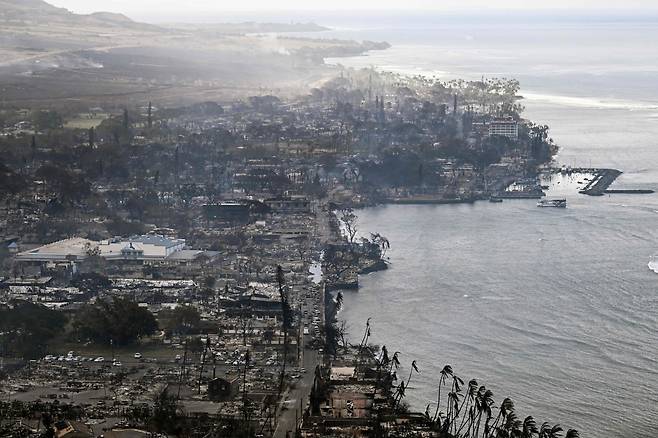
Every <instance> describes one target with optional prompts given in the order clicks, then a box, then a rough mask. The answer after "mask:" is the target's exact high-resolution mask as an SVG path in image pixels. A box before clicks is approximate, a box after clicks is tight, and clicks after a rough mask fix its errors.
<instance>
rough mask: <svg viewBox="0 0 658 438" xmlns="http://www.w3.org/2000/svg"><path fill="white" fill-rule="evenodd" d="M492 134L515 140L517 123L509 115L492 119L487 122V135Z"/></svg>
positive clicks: (517, 130)
mask: <svg viewBox="0 0 658 438" xmlns="http://www.w3.org/2000/svg"><path fill="white" fill-rule="evenodd" d="M494 135H498V136H502V137H507V138H511V139H512V140H516V139H518V138H519V124H518V123H517V121H516V120H514V119H512V118H511V117H510V118H500V119H494V120H492V121H491V122H489V136H494Z"/></svg>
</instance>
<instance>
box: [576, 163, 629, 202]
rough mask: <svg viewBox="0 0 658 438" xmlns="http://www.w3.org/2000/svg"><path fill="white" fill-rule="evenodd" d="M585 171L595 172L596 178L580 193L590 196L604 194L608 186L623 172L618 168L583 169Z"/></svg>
mask: <svg viewBox="0 0 658 438" xmlns="http://www.w3.org/2000/svg"><path fill="white" fill-rule="evenodd" d="M582 171H583V173H585V172H587V173H590V172H591V173H594V178H592V180H591V181H590V182H589V183H588V184H587V185H586V186H585V187H584V188H583V189H582V190H580V191H579V192H578V193H581V194H583V195H589V196H603V195H604V194H605V193H606V190H608V187H610V185H611V184H612V183H613V182H615V180H616V179H617V178H618V177H619V175H621V174H622V172H621V171H619V170H617V169H582Z"/></svg>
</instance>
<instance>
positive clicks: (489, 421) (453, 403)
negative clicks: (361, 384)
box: [357, 319, 579, 438]
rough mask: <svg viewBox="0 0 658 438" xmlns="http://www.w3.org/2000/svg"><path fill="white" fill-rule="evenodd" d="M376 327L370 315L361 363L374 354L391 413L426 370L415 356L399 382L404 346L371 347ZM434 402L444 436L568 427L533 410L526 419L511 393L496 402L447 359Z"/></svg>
mask: <svg viewBox="0 0 658 438" xmlns="http://www.w3.org/2000/svg"><path fill="white" fill-rule="evenodd" d="M370 330H371V327H370V319H368V321H367V323H366V329H365V331H364V335H363V337H362V339H361V343H360V345H359V359H358V361H357V367H359V366H361V367H363V366H365V363H364V361H363V360H362V359H363V357H365V356H370V357H371V358H372V359H374V366H375V374H376V384H375V388H376V389H375V391H377V390H378V389H379V390H382V391H383V392H384V393H386V394H389V395H390V400H391V402H390V403H389V405H390V410H391V411H392V412H391V413H392V414H394V415H396V414H401V413H403V411H404V409H405V407H404V404H403V399H404V398H405V396H406V393H407V390H408V389H409V387H410V384H411V381H412V378H413V376H414V374H420V369H419V367H418V364H417V362H416V361H415V360H414V361H412V362H411V367H410V369H409V375H408V376H407V378H406V379H404V378H402V379H401V380H400V381H399V383H398V377H397V371H398V369H399V367H400V352H398V351H396V352H395V353H394V354H393V355H392V356H390V355H389V352H388V350H387V348H386V346H383V347H382V348H381V350H380V351H378V352H377V351H373V350H371V349H370V348H369V347H368V345H367V342H368V339H369V338H370ZM369 353H371V354H369ZM370 364H371V365H372V361H370ZM431 405H432V404H428V405H427V407H426V408H425V413H424V417H425V420H426V422H427V424H428V425H429V427H430V428H431V429H432V430H433V431H435V432H436V433H437V434H438V436H439V437H441V438H561V437H562V434H563V432H564V429H563V428H562V427H561V426H560V425H558V424H556V425H551V424H549V423H547V422H544V423H542V424H541V426H539V425H538V423H537V422H536V421H535V419H534V418H533V417H532V416H527V417H525V418H524V419H523V420H521V418H519V417H518V415H517V414H516V411H515V408H514V402H513V401H512V400H511V399H510V398H505V399H504V400H503V401H502V403H501V404H500V405H499V406H498V407H496V406H495V402H494V395H493V392H492V391H491V390H490V389H487V387H486V386H485V385H480V384H479V383H478V381H477V380H475V379H472V380H470V381H469V382H468V384H465V383H464V380H463V379H462V378H461V377H459V376H458V375H457V374H456V373H455V372H454V370H453V368H452V367H451V366H450V365H445V366H444V367H443V369H442V370H441V371H440V373H439V380H438V385H437V398H436V403H435V405H436V406H434V407H433V409H432V406H431ZM496 411H497V412H496ZM578 437H579V434H578V431H577V430H575V429H569V430H567V431H566V435H564V438H578Z"/></svg>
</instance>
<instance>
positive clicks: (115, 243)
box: [16, 235, 203, 263]
mask: <svg viewBox="0 0 658 438" xmlns="http://www.w3.org/2000/svg"><path fill="white" fill-rule="evenodd" d="M202 253H203V251H196V250H186V249H185V239H171V238H168V237H164V236H159V235H143V236H131V237H129V238H115V239H110V240H102V241H100V242H98V241H94V240H89V239H84V238H81V237H74V238H71V239H64V240H60V241H58V242H53V243H50V244H48V245H44V246H41V247H39V248H35V249H32V250H29V251H24V252H21V253H19V254H18V255H17V256H16V258H17V260H19V261H26V262H63V261H81V260H84V259H86V258H87V257H90V256H91V255H93V254H98V255H99V256H100V257H102V258H104V259H106V260H117V261H120V260H138V261H144V262H148V261H155V262H157V261H172V262H174V263H176V262H185V261H190V260H194V259H195V258H196V257H197V256H199V255H200V254H202Z"/></svg>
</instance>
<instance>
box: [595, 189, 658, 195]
mask: <svg viewBox="0 0 658 438" xmlns="http://www.w3.org/2000/svg"><path fill="white" fill-rule="evenodd" d="M652 193H656V192H655V191H654V190H651V189H636V190H633V189H629V190H606V191H605V194H606V195H613V194H624V195H651V194H652Z"/></svg>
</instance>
